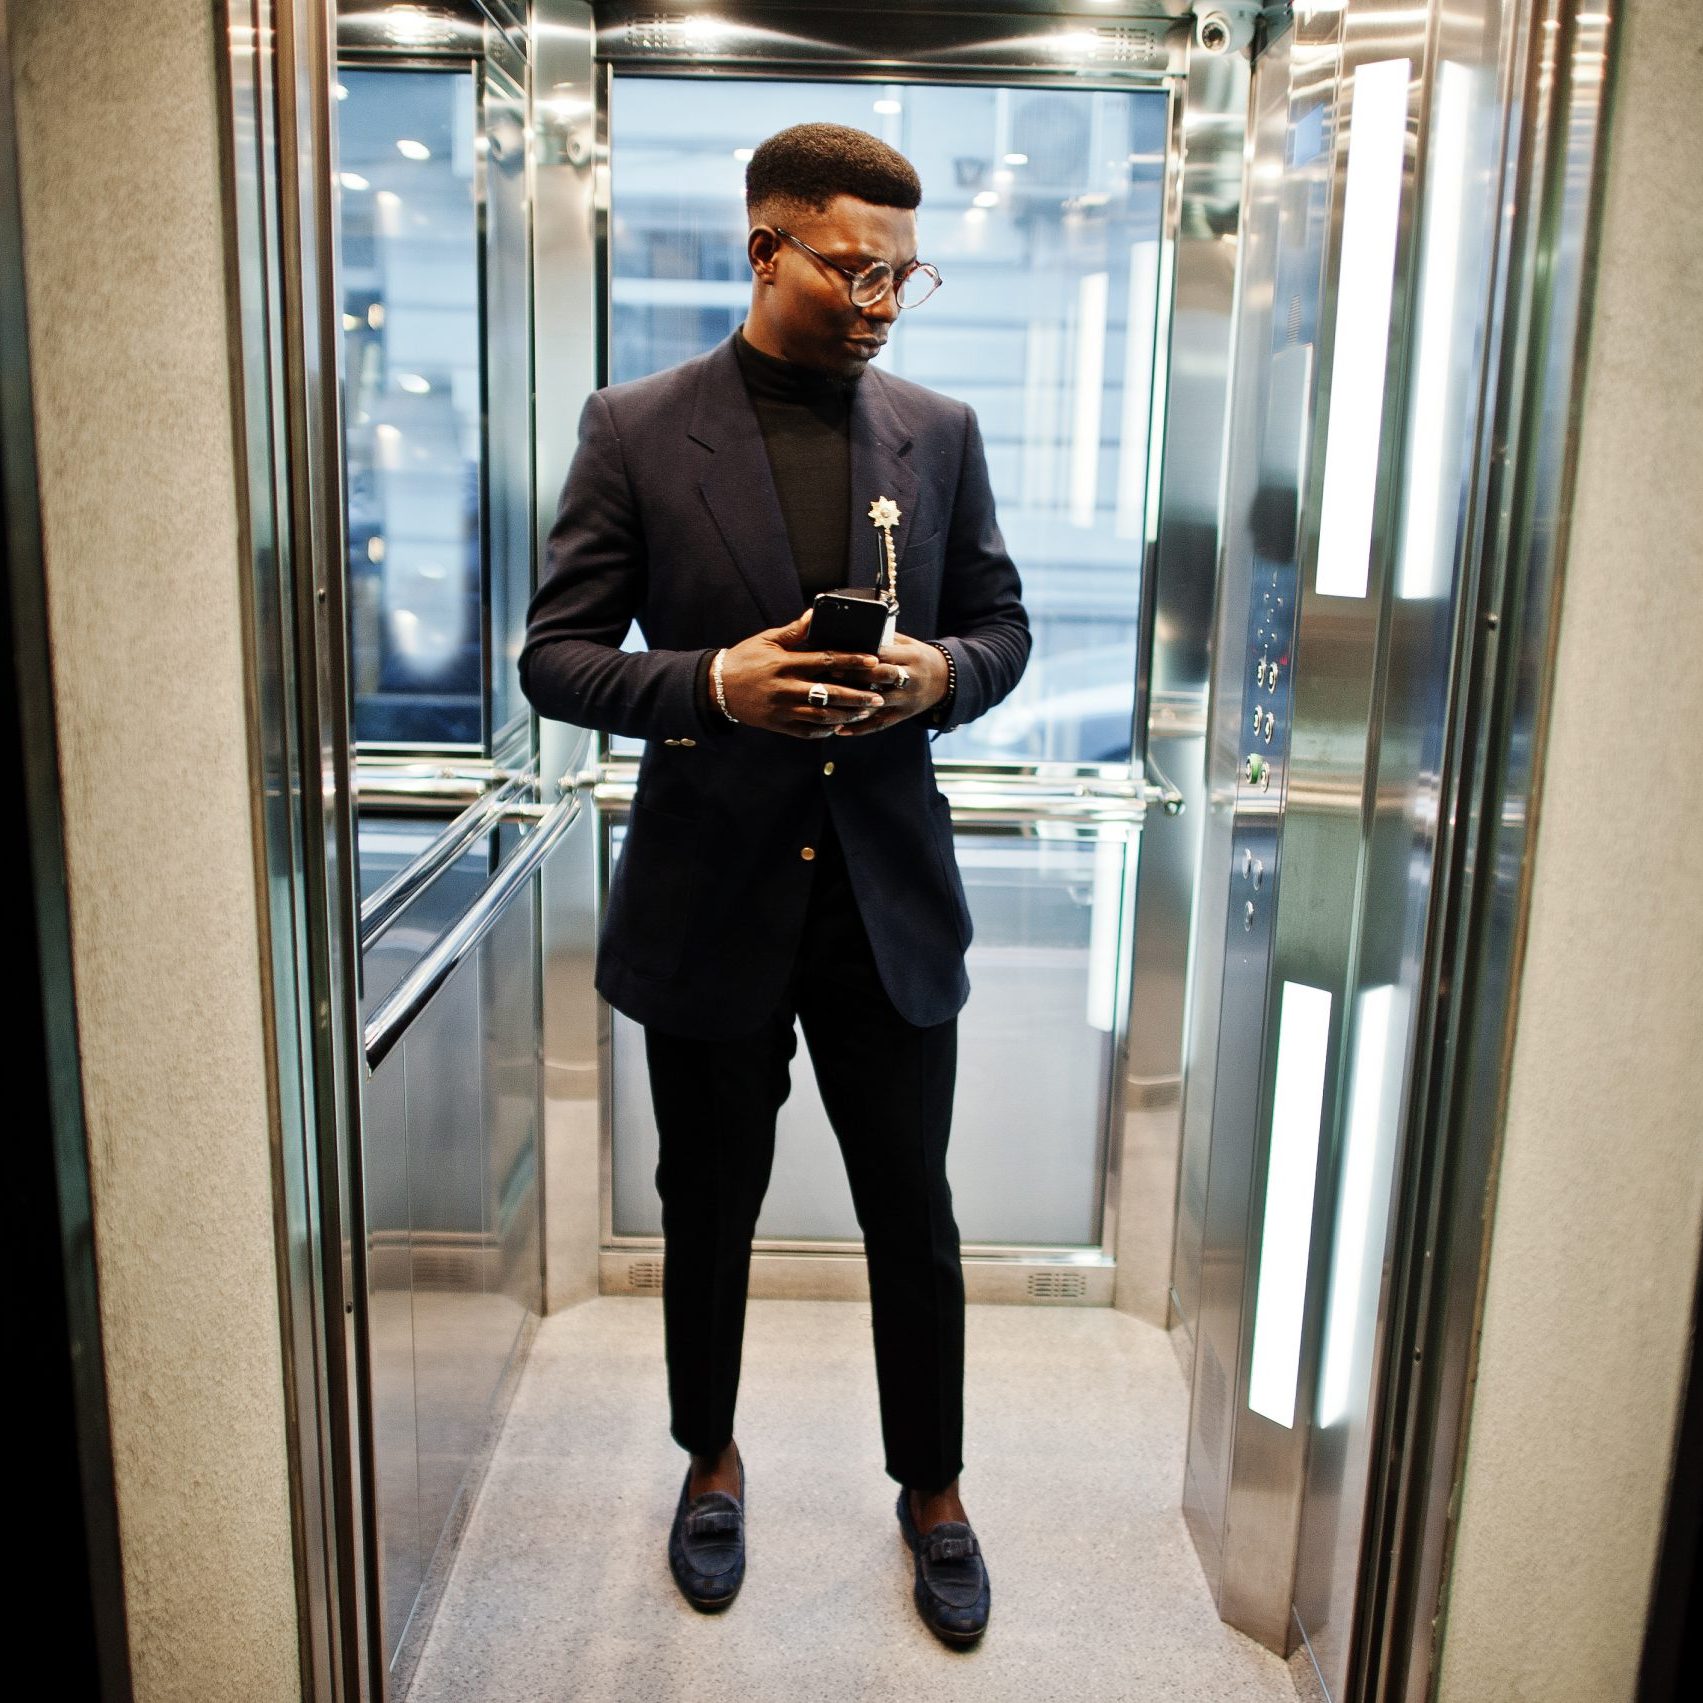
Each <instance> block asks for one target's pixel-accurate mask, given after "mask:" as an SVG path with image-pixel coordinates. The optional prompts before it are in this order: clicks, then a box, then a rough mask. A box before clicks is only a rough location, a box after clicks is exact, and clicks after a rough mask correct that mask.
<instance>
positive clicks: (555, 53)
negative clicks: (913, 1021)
mask: <svg viewBox="0 0 1703 1703" xmlns="http://www.w3.org/2000/svg"><path fill="white" fill-rule="evenodd" d="M533 15H534V26H535V27H534V45H533V52H534V60H533V129H534V138H533V215H532V217H533V359H534V363H535V370H536V375H537V377H536V382H537V392H538V405H537V409H536V427H535V430H536V443H535V453H536V457H537V469H538V473H537V480H536V492H537V516H536V521H537V526H536V530H537V532H538V535H539V536H540V537H542V536H543V534H544V533H545V532H547V531H548V529H549V527H550V525H551V523H552V522H553V521H554V520H555V518H556V505H557V502H558V501H559V499H560V496H561V489H562V482H563V480H564V479H565V478H566V476H567V471H568V464H569V463H570V462H571V461H572V459H573V453H574V447H575V444H576V442H577V426H578V421H579V413H580V409H581V407H582V406H583V404H584V401H585V398H586V397H587V396H588V395H589V394H590V393H591V391H592V390H593V389H594V388H595V386H596V384H597V376H598V375H597V358H598V357H597V343H598V339H597V304H598V290H597V252H596V235H597V219H598V217H599V207H600V202H599V197H600V196H601V198H602V200H601V206H602V208H603V209H604V211H606V209H607V198H608V184H609V164H608V149H607V143H606V141H605V140H604V139H602V138H600V136H599V134H598V103H597V101H596V99H595V98H594V91H593V83H592V37H593V30H592V13H591V7H590V6H588V5H584V4H582V3H581V0H539V4H537V5H536V6H535V7H534V8H533ZM538 749H539V774H540V775H542V776H543V777H544V781H545V796H546V798H548V797H551V796H552V792H551V787H552V786H553V785H554V783H556V782H557V781H559V780H561V779H562V778H563V777H564V776H569V777H571V776H576V775H578V774H579V773H580V772H581V771H582V770H583V769H585V768H586V767H587V766H588V764H589V762H590V761H591V757H592V737H591V735H590V734H589V733H586V732H584V731H583V730H581V729H579V728H573V727H569V726H568V725H567V724H566V723H564V722H556V721H543V722H539V723H538ZM600 838H601V836H600V835H599V834H598V833H597V832H596V827H595V823H594V821H593V819H592V814H591V813H590V812H589V811H588V812H587V817H586V820H585V821H584V822H583V823H581V824H580V825H579V826H577V827H576V828H575V829H574V831H573V832H572V833H570V834H569V835H568V837H567V839H566V841H564V843H563V844H562V845H561V846H560V847H559V848H558V850H557V851H556V853H555V854H554V855H553V856H552V857H551V858H550V859H549V861H548V862H547V863H546V864H545V865H544V868H543V871H542V873H541V876H540V885H539V892H540V905H541V912H540V924H539V926H540V935H541V941H542V973H543V992H542V999H543V1095H544V1107H543V1124H542V1127H541V1130H540V1137H541V1159H542V1171H543V1196H542V1198H543V1208H544V1210H543V1220H544V1270H545V1277H544V1284H545V1295H544V1305H545V1308H546V1310H549V1311H553V1310H555V1309H556V1308H559V1307H563V1306H567V1305H569V1304H570V1303H572V1302H574V1301H582V1300H586V1299H589V1298H590V1297H591V1296H593V1295H595V1294H596V1293H597V1250H598V1246H599V1243H600V1241H601V1239H602V1237H601V1234H600V1226H599V1217H600V1210H601V1207H600V1202H601V1186H600V1157H599V1132H600V1129H601V1127H602V1125H601V1113H600V1103H599V1098H598V1026H599V1012H598V1005H599V1001H598V997H597V994H596V992H595V990H594V989H593V987H592V968H593V955H594V953H595V950H596V944H597V933H596V931H597V895H598V859H599V854H600V845H599V841H600Z"/></svg>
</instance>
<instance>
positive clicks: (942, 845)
mask: <svg viewBox="0 0 1703 1703" xmlns="http://www.w3.org/2000/svg"><path fill="white" fill-rule="evenodd" d="M932 816H933V821H934V849H935V853H936V855H937V856H938V857H939V859H940V876H941V879H942V880H943V881H944V882H945V883H946V892H947V895H948V897H949V898H950V899H951V901H952V921H953V926H954V927H956V929H957V930H958V944H959V946H961V947H963V948H966V949H967V948H968V947H969V944H970V942H971V940H972V939H974V938H975V932H976V926H975V923H974V921H973V920H972V918H971V916H970V904H969V900H968V899H966V898H965V896H964V878H963V877H962V876H961V875H960V874H959V873H958V853H957V850H956V847H955V846H954V844H953V839H952V806H951V804H950V802H949V801H948V800H947V798H946V795H945V794H944V793H940V792H937V793H936V794H935V795H934V804H933V808H932Z"/></svg>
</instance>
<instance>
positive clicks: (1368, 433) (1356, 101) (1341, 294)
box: [1313, 59, 1412, 597]
mask: <svg viewBox="0 0 1703 1703" xmlns="http://www.w3.org/2000/svg"><path fill="white" fill-rule="evenodd" d="M1411 69H1412V61H1411V60H1407V59H1379V60H1375V61H1373V62H1372V63H1371V64H1369V65H1362V66H1360V67H1358V68H1357V69H1356V71H1355V73H1354V98H1353V106H1352V110H1351V115H1350V118H1349V132H1348V183H1347V188H1346V191H1345V193H1344V197H1343V215H1342V264H1341V265H1340V267H1339V268H1338V270H1337V285H1336V325H1335V329H1334V331H1333V333H1332V337H1331V368H1330V370H1331V380H1330V425H1329V428H1328V431H1327V433H1326V437H1325V485H1324V496H1323V499H1322V513H1321V516H1320V520H1319V565H1318V572H1317V574H1316V576H1315V578H1314V581H1313V589H1314V590H1315V591H1316V592H1317V593H1318V594H1319V596H1321V597H1364V596H1365V595H1366V582H1367V578H1368V576H1369V574H1370V571H1371V561H1372V513H1373V505H1374V499H1375V498H1376V496H1377V488H1378V441H1379V437H1380V435H1381V433H1382V428H1383V413H1384V362H1385V357H1386V355H1387V353H1388V350H1389V340H1390V296H1391V292H1392V290H1393V288H1394V284H1395V252H1396V233H1397V229H1398V226H1399V221H1400V214H1401V180H1402V161H1403V158H1404V155H1405V152H1406V141H1407V85H1408V76H1409V73H1410V71H1411Z"/></svg>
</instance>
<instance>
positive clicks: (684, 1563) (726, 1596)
mask: <svg viewBox="0 0 1703 1703" xmlns="http://www.w3.org/2000/svg"><path fill="white" fill-rule="evenodd" d="M691 1488H692V1469H691V1467H690V1466H688V1467H687V1468H686V1482H685V1483H684V1484H682V1485H681V1486H680V1503H679V1506H678V1507H676V1508H675V1510H674V1524H673V1526H672V1527H671V1528H670V1530H669V1533H668V1565H669V1568H670V1570H671V1571H672V1572H673V1574H674V1582H675V1584H677V1585H678V1586H679V1587H680V1594H681V1596H683V1597H684V1598H685V1599H686V1600H687V1602H689V1603H690V1604H691V1605H692V1607H693V1608H696V1609H702V1610H703V1612H704V1613H705V1614H714V1613H715V1612H716V1611H717V1610H718V1609H723V1608H726V1607H727V1605H728V1604H729V1603H730V1602H732V1601H733V1599H734V1598H735V1597H736V1596H738V1595H739V1587H740V1586H741V1585H742V1584H744V1583H745V1462H744V1460H743V1459H741V1461H740V1463H739V1500H738V1501H737V1502H736V1501H735V1500H734V1499H733V1498H732V1497H731V1496H729V1495H728V1494H727V1492H726V1491H725V1490H706V1491H705V1492H704V1494H703V1495H702V1496H693V1497H691V1498H690V1500H688V1492H689V1491H690V1490H691Z"/></svg>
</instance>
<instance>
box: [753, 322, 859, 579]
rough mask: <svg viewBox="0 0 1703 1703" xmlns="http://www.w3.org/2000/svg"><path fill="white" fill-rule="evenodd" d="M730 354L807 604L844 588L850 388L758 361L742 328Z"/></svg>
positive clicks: (848, 383)
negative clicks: (747, 397)
mask: <svg viewBox="0 0 1703 1703" xmlns="http://www.w3.org/2000/svg"><path fill="white" fill-rule="evenodd" d="M733 352H734V354H735V356H736V357H737V358H738V361H739V372H740V376H741V377H742V378H743V379H744V380H745V389H746V391H747V393H748V394H749V395H750V397H751V406H752V407H753V408H754V409H755V410H756V412H757V424H758V426H759V427H760V428H761V429H762V433H763V447H764V448H765V449H766V450H767V451H768V452H769V467H770V470H771V471H772V472H773V473H774V476H775V491H776V494H777V495H778V496H779V497H780V501H781V517H782V519H783V520H784V521H785V522H786V536H787V542H788V543H789V544H790V545H791V546H792V559H793V563H794V565H795V566H796V567H797V569H798V583H799V590H800V591H801V592H802V593H803V594H804V603H809V601H810V600H811V598H813V597H814V596H815V595H816V594H817V592H819V591H835V590H837V589H838V588H839V587H840V586H842V585H844V584H845V583H846V550H847V544H848V540H847V537H846V531H847V526H848V524H849V523H848V519H847V517H848V515H849V514H850V510H851V405H852V391H853V387H854V386H855V385H856V383H857V380H856V379H842V378H836V377H835V376H834V375H833V374H832V373H823V372H817V371H815V370H814V369H813V368H811V367H801V366H798V365H796V364H795V363H794V362H792V361H783V360H779V359H777V357H775V356H774V355H766V354H764V353H763V351H762V350H761V349H758V348H756V347H754V346H753V345H752V344H751V343H748V342H747V341H746V338H745V329H744V327H743V326H741V327H740V329H739V330H737V331H736V332H734V334H733ZM800 607H801V608H802V607H803V604H801V605H800Z"/></svg>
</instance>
